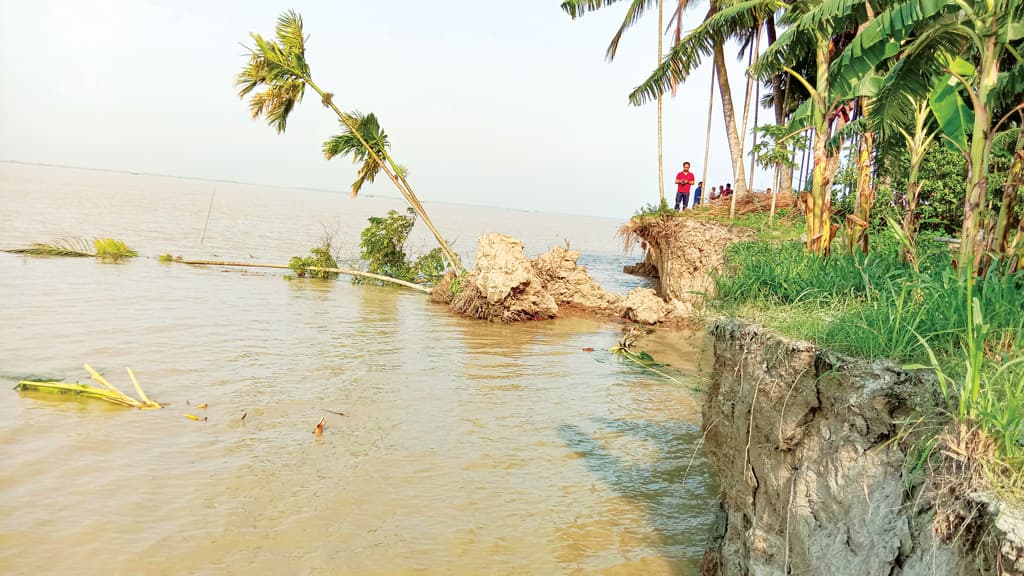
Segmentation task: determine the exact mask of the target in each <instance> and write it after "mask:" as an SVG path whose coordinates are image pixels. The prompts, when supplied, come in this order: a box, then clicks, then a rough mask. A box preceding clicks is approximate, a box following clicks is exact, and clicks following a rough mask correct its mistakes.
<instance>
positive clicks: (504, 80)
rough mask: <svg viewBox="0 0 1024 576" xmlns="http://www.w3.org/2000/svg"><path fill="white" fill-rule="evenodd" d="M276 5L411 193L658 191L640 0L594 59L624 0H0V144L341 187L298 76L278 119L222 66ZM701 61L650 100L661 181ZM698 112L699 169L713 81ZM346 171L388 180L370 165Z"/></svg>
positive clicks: (327, 118) (716, 126) (683, 147)
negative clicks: (385, 138) (617, 36)
mask: <svg viewBox="0 0 1024 576" xmlns="http://www.w3.org/2000/svg"><path fill="white" fill-rule="evenodd" d="M288 8H294V9H296V10H297V11H299V12H300V13H301V14H302V16H303V18H304V20H305V30H306V33H307V34H308V35H309V40H308V42H307V45H306V54H307V58H308V60H309V62H310V66H311V68H312V72H313V78H314V80H315V81H316V82H317V83H318V84H319V85H320V86H321V87H323V88H324V89H326V90H328V91H331V92H334V93H335V95H336V96H335V102H336V103H338V104H340V105H341V106H342V107H343V108H346V109H359V110H362V111H364V112H374V113H376V114H377V116H378V117H379V118H380V120H381V123H382V125H383V127H384V129H385V130H386V131H387V132H388V133H389V135H390V138H391V142H392V153H393V156H394V157H395V158H396V159H397V160H398V161H399V162H401V163H402V164H404V165H406V166H407V167H408V168H409V169H410V174H411V176H410V180H411V183H412V185H413V187H414V189H415V190H416V193H417V194H418V195H419V196H420V198H421V199H423V200H425V201H431V200H435V201H445V202H458V203H468V204H481V205H490V206H503V207H510V208H523V209H532V210H545V211H554V212H567V213H579V214H591V215H601V216H613V217H623V216H628V215H630V214H632V213H633V211H634V210H635V209H636V208H638V207H639V206H640V205H642V204H645V203H648V202H655V201H657V198H658V184H657V156H656V123H655V118H656V108H655V106H654V105H653V104H651V105H647V106H644V107H640V108H636V107H632V106H630V105H629V103H628V101H627V95H628V93H629V92H630V90H631V89H632V88H633V87H634V86H635V85H637V84H638V83H639V82H641V81H642V80H643V79H644V78H645V77H646V76H647V74H648V73H649V72H650V70H651V69H652V68H653V66H654V65H655V64H656V38H657V36H656V34H657V26H656V24H657V15H656V14H654V13H652V14H649V15H648V16H646V17H645V19H644V21H643V22H641V23H640V24H639V25H638V26H636V27H635V28H634V29H632V30H630V31H629V33H628V34H627V36H626V37H625V38H624V40H623V42H622V44H621V46H620V51H619V55H618V57H617V58H616V60H615V62H614V63H611V64H609V63H607V62H605V61H604V50H605V47H606V46H607V44H608V40H609V39H610V38H611V36H612V34H613V33H614V31H615V29H616V27H617V25H618V23H619V22H620V21H621V18H622V15H623V10H624V9H625V5H622V6H619V5H614V6H612V7H610V8H607V9H605V10H604V11H603V13H594V14H590V15H587V16H586V17H584V18H582V19H580V20H576V21H572V20H570V19H569V17H568V16H566V15H565V14H564V13H563V12H562V11H561V10H560V9H559V2H558V0H526V1H524V2H513V3H509V2H494V1H482V0H459V1H455V0H450V1H442V2H421V1H414V0H392V1H387V0H379V1H376V2H355V1H352V0H334V1H326V0H324V1H320V2H314V1H292V2H270V1H263V0H256V1H246V2H240V1H239V2H211V1H205V2H195V1H186V0H174V1H170V0H167V1H140V0H115V1H95V0H94V1H89V2H81V1H71V0H67V1H63V2H58V1H43V0H33V1H31V2H29V1H26V0H0V74H2V79H0V109H2V110H3V121H2V123H0V160H20V161H29V162H44V163H54V164H68V165H74V166H85V167H95V168H109V169H115V170H132V171H140V172H154V173H160V174H172V175H180V176H192V177H201V178H215V179H227V180H236V181H241V182H253V183H262V184H273V185H281V186H304V187H315V188H325V189H331V190H342V191H345V190H347V189H348V186H349V184H350V183H351V181H352V179H353V177H354V176H353V175H354V169H353V167H352V165H351V163H350V162H349V161H348V160H345V159H335V160H333V161H330V162H328V161H326V160H324V159H323V157H322V156H321V154H320V146H321V143H322V142H323V141H324V140H325V139H326V138H328V137H329V136H330V135H332V134H334V133H336V132H337V131H338V130H337V123H336V120H335V117H334V116H333V114H331V113H330V112H328V111H327V110H326V109H324V108H323V107H322V106H321V105H320V104H319V102H318V99H317V98H316V95H315V94H314V93H312V92H310V95H307V99H306V100H305V101H304V102H303V103H302V104H301V105H300V106H299V107H298V109H297V110H296V111H295V112H294V113H293V114H292V116H291V118H290V121H289V123H288V131H287V132H286V133H285V134H283V135H277V134H276V133H275V132H274V131H273V130H272V129H270V128H268V127H267V126H266V125H265V124H264V123H263V122H262V121H253V120H251V119H250V118H249V114H248V110H247V108H246V104H245V103H244V102H242V101H240V100H239V99H238V97H237V95H236V92H235V88H234V86H233V83H232V79H233V77H234V75H235V73H236V72H237V71H238V69H239V68H240V67H241V66H242V65H243V63H244V62H245V56H244V54H245V51H244V49H243V48H242V47H241V46H240V45H239V43H240V42H243V41H247V40H248V36H247V35H248V33H249V32H250V31H255V32H259V33H261V34H263V35H264V36H270V35H272V33H273V25H274V21H275V19H276V17H277V15H278V14H279V13H280V12H281V11H283V10H286V9H288ZM706 9H707V8H706V5H705V4H704V3H697V4H696V5H695V7H693V8H691V11H690V13H689V15H688V17H687V23H688V27H689V28H692V27H693V26H695V25H696V23H697V22H699V19H700V17H701V16H702V15H703V14H704V12H705V11H706ZM732 64H733V70H734V74H733V76H732V82H733V92H734V94H735V95H736V98H737V101H736V105H737V108H740V106H741V105H742V94H743V82H744V79H743V77H742V67H741V66H740V65H739V64H737V63H735V62H733V63H732ZM709 75H710V68H709V67H707V66H705V68H703V69H702V70H700V71H699V72H698V73H696V74H695V75H694V76H693V78H692V79H691V80H690V81H689V82H688V83H687V84H686V85H684V86H682V87H681V89H680V90H679V92H678V94H677V96H676V97H675V98H673V99H666V101H665V114H664V126H665V163H666V167H665V179H666V185H665V190H666V195H668V196H669V197H670V199H671V197H672V195H673V194H674V185H673V184H672V180H673V179H674V176H675V173H676V172H677V171H678V169H679V167H680V165H681V164H682V162H683V161H684V160H689V161H691V162H692V163H693V165H694V172H696V173H697V176H698V179H699V178H700V176H701V175H700V166H701V164H702V162H703V148H704V130H705V122H706V118H707V104H708V88H709V85H708V82H709V80H710V78H709ZM714 114H715V115H714V120H713V122H714V123H713V128H712V130H713V136H712V153H711V155H710V156H711V158H710V167H709V173H710V175H711V180H712V184H718V183H724V182H728V181H730V180H731V169H730V167H729V166H730V164H729V157H728V148H727V144H726V141H725V134H724V128H723V124H722V115H721V102H720V100H719V99H718V98H716V101H715V113H714ZM767 116H768V113H767V111H763V112H762V119H765V118H766V117H767ZM748 147H749V146H748ZM766 185H770V182H769V176H768V175H767V174H763V173H759V174H758V177H757V179H756V180H755V186H757V187H763V186H766ZM364 190H366V192H367V193H371V194H376V195H384V196H397V195H398V194H397V192H396V191H394V190H393V189H391V188H390V183H389V182H388V181H387V180H386V179H384V178H381V180H380V181H378V183H377V184H375V185H373V186H372V187H371V188H369V189H364ZM670 201H671V200H670Z"/></svg>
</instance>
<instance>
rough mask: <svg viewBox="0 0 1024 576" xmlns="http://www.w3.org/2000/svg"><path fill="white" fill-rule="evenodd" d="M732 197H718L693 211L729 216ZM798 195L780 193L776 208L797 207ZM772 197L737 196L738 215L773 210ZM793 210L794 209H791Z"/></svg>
mask: <svg viewBox="0 0 1024 576" xmlns="http://www.w3.org/2000/svg"><path fill="white" fill-rule="evenodd" d="M730 202H731V199H730V198H718V199H716V200H712V201H710V202H708V204H707V205H706V206H701V207H700V208H697V209H696V210H694V211H693V212H694V213H696V214H706V215H708V216H713V217H719V218H728V217H729V209H730ZM796 207H797V197H796V196H794V195H793V194H779V195H777V196H776V197H775V210H776V211H778V210H782V209H784V208H796ZM771 209H772V197H771V195H769V194H744V195H743V196H737V197H736V216H749V215H751V214H756V213H758V212H771ZM790 212H793V211H790Z"/></svg>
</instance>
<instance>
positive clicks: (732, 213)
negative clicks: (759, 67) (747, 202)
mask: <svg viewBox="0 0 1024 576" xmlns="http://www.w3.org/2000/svg"><path fill="white" fill-rule="evenodd" d="M753 63H754V51H753V50H751V51H750V52H749V53H748V58H747V70H748V71H749V70H750V66H751V65H753ZM753 90H754V77H753V76H750V75H747V87H746V91H745V94H744V96H743V123H742V124H741V129H740V138H739V143H740V163H741V164H742V163H743V158H742V156H743V147H744V145H745V144H746V143H747V121H748V120H749V119H750V98H751V96H752V93H753ZM730 148H731V146H730ZM751 171H753V167H751ZM743 188H746V179H744V180H743ZM746 192H747V191H746V190H744V192H743V194H746ZM739 196H740V183H739V182H737V183H736V191H735V192H733V194H732V198H729V218H735V217H736V198H738V197H739Z"/></svg>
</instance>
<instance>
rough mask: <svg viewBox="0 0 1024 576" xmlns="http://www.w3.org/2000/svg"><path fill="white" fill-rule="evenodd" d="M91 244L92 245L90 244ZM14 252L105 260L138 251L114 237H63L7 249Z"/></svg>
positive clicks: (116, 258)
mask: <svg viewBox="0 0 1024 576" xmlns="http://www.w3.org/2000/svg"><path fill="white" fill-rule="evenodd" d="M90 244H91V245H90ZM5 252H10V253H12V254H27V255H29V256H67V257H75V258H82V257H88V256H95V257H96V258H102V259H104V260H115V261H116V260H123V259H125V258H135V257H136V256H138V255H139V253H138V252H136V251H135V250H132V249H131V248H129V247H128V246H127V245H126V244H125V243H124V242H122V241H120V240H114V239H113V238H95V239H93V241H92V242H91V243H90V242H89V241H88V240H85V239H82V238H63V239H60V240H57V241H55V242H53V243H49V244H48V243H45V242H33V243H32V244H31V245H30V246H29V247H28V248H15V249H14V250H5Z"/></svg>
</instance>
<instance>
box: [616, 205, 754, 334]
mask: <svg viewBox="0 0 1024 576" xmlns="http://www.w3.org/2000/svg"><path fill="white" fill-rule="evenodd" d="M620 232H621V233H622V234H623V235H624V236H626V237H627V239H628V238H635V239H637V240H640V241H641V242H642V243H643V244H644V245H646V246H647V250H648V252H647V255H646V257H645V260H644V262H641V263H638V264H637V266H635V267H630V268H632V270H630V271H632V272H633V273H644V272H646V275H649V276H656V277H658V278H660V279H661V290H660V294H661V296H662V297H664V298H665V299H666V300H667V301H669V302H672V301H675V302H679V303H680V304H681V305H682V306H683V307H684V308H686V310H687V313H690V314H692V313H693V312H694V310H695V309H699V308H700V307H701V306H702V305H703V299H704V296H703V294H705V293H710V292H711V291H712V290H713V289H714V283H713V282H712V280H711V276H710V274H712V273H713V272H715V271H716V270H718V269H719V268H721V266H722V263H723V261H724V253H725V248H726V247H727V246H729V245H730V244H733V243H734V242H739V241H742V240H750V239H751V238H753V236H754V234H753V232H751V231H750V230H748V229H746V228H739V227H735V226H730V225H728V224H722V223H719V222H713V221H708V220H697V219H694V218H688V217H675V216H661V217H642V218H634V219H632V220H630V221H629V222H628V223H626V225H624V226H623V227H622V230H621V231H620ZM652 266H653V268H654V270H651V267H652Z"/></svg>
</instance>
